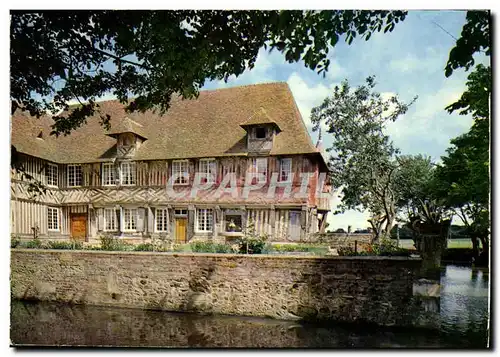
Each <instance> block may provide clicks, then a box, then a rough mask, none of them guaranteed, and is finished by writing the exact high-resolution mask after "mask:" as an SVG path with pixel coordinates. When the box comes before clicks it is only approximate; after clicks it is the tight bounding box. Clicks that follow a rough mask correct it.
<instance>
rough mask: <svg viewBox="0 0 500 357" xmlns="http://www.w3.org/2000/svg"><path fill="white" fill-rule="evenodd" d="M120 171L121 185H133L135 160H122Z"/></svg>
mask: <svg viewBox="0 0 500 357" xmlns="http://www.w3.org/2000/svg"><path fill="white" fill-rule="evenodd" d="M120 172H121V184H122V185H128V186H130V185H135V162H122V163H121V165H120Z"/></svg>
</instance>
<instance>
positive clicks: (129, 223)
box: [123, 208, 137, 231]
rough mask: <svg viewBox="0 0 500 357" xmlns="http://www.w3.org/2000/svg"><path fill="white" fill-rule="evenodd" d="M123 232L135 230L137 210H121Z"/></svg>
mask: <svg viewBox="0 0 500 357" xmlns="http://www.w3.org/2000/svg"><path fill="white" fill-rule="evenodd" d="M123 230H124V231H135V230H137V208H124V209H123Z"/></svg>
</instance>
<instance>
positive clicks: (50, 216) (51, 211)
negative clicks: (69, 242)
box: [47, 207, 59, 231]
mask: <svg viewBox="0 0 500 357" xmlns="http://www.w3.org/2000/svg"><path fill="white" fill-rule="evenodd" d="M47 229H48V230H49V231H58V230H59V208H55V207H47Z"/></svg>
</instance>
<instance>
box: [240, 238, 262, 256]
mask: <svg viewBox="0 0 500 357" xmlns="http://www.w3.org/2000/svg"><path fill="white" fill-rule="evenodd" d="M265 245H266V241H265V239H261V238H242V239H241V240H240V242H239V243H238V252H239V253H240V254H262V252H263V251H264V247H265Z"/></svg>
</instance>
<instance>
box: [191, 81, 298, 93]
mask: <svg viewBox="0 0 500 357" xmlns="http://www.w3.org/2000/svg"><path fill="white" fill-rule="evenodd" d="M276 84H285V85H286V86H288V83H287V82H286V81H272V82H261V83H251V84H243V85H235V86H230V87H223V88H212V89H200V92H215V91H221V90H226V89H235V88H246V87H254V86H269V85H276Z"/></svg>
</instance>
